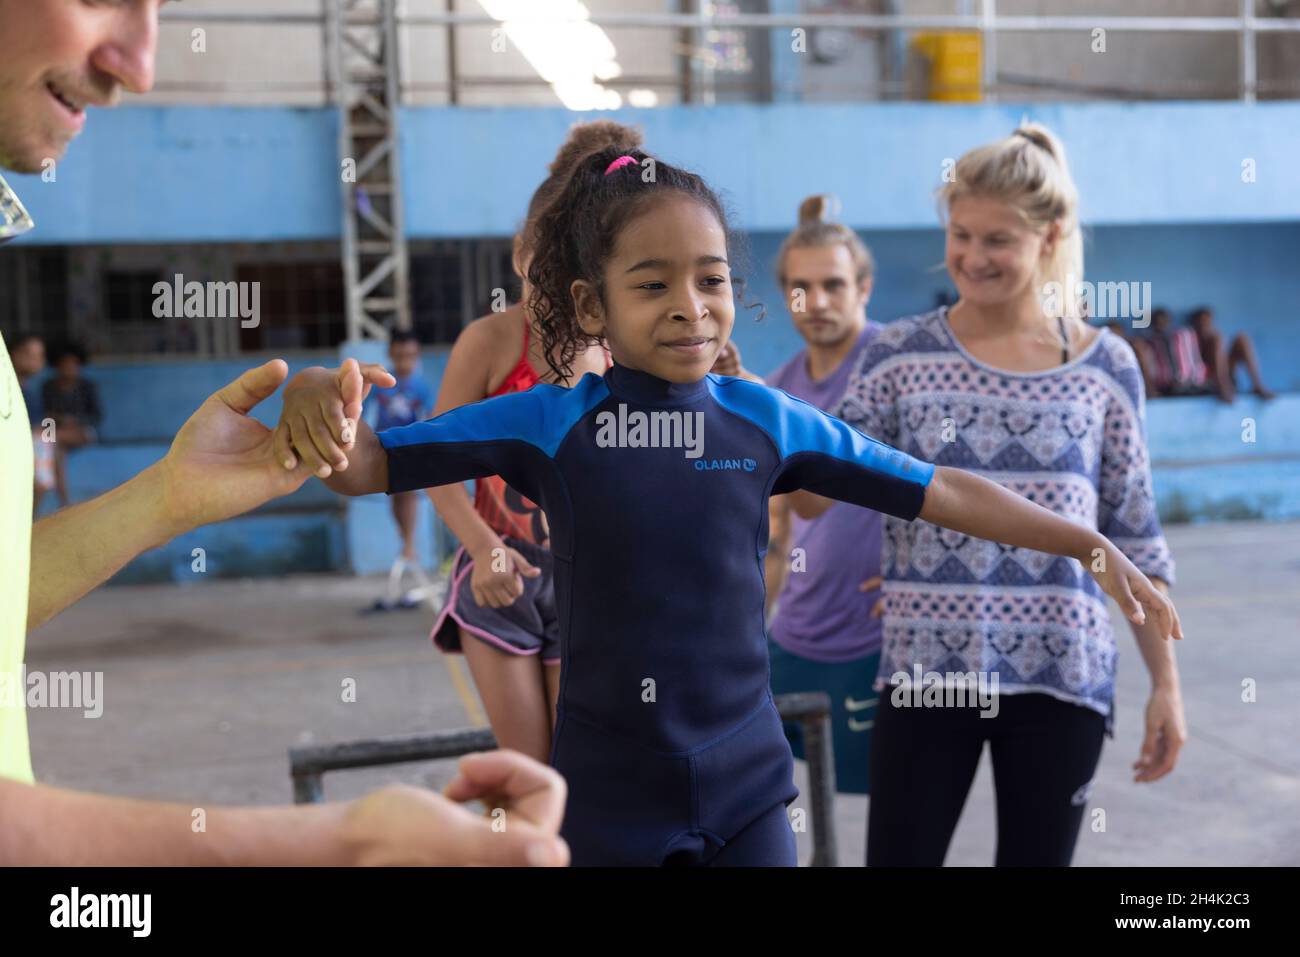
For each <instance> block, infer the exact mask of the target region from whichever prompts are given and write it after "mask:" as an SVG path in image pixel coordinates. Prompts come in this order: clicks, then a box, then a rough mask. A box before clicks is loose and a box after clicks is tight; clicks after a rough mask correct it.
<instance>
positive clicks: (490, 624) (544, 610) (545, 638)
mask: <svg viewBox="0 0 1300 957" xmlns="http://www.w3.org/2000/svg"><path fill="white" fill-rule="evenodd" d="M505 543H506V544H507V545H509V546H510V547H511V548H513V549H515V551H517V552H519V554H520V555H522V556H523V557H524V558H525V559H527V560H528V561H529V562H530V563H531V564H533V565H535V566H537V567H538V568H540V569H541V571H542V573H541V574H540V575H538V576H537V577H536V578H524V579H523V583H524V593H523V594H522V595H520V596H519V597H518V598H517V599H515V602H514V604H512V605H507V606H506V607H504V608H489V607H487V606H485V605H480V604H479V603H478V602H476V601H475V600H474V590H473V589H472V588H470V576H471V575H472V574H473V572H474V559H473V558H471V557H470V555H469V553H468V552H466V551H465V549H464V548H458V549H456V555H455V558H454V560H453V561H452V563H451V584H450V585H449V586H448V589H447V602H446V604H445V605H443V608H442V611H441V612H440V613H439V614H438V620H437V622H436V623H435V624H434V626H433V643H434V644H435V645H437V646H438V647H439V648H441V649H442V650H443V651H448V652H463V650H464V649H462V647H461V638H460V633H461V630H462V629H463V630H464V631H465V633H466V634H469V635H472V636H473V637H475V638H477V639H479V640H480V641H483V642H485V643H487V644H489V645H491V646H492V647H493V648H496V649H497V650H498V651H502V652H505V653H507V654H512V655H541V656H542V661H543V662H544V663H545V664H548V665H558V664H559V663H560V620H559V618H558V617H557V615H556V613H555V575H554V571H555V561H554V558H553V557H552V556H551V550H550V549H549V548H545V547H543V546H541V545H534V544H533V543H532V542H526V541H523V540H522V539H517V538H506V539H505Z"/></svg>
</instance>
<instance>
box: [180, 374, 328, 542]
mask: <svg viewBox="0 0 1300 957" xmlns="http://www.w3.org/2000/svg"><path fill="white" fill-rule="evenodd" d="M288 374H289V367H288V365H287V364H286V363H285V361H284V360H283V359H272V360H271V361H270V362H268V363H266V364H265V365H262V366H258V367H257V368H256V369H249V370H248V371H247V372H245V373H244V374H243V375H241V376H240V377H239V378H238V379H236V380H235V381H234V382H232V383H230V384H229V385H227V386H226V387H225V388H223V389H221V390H220V391H218V392H215V393H213V394H212V395H210V396H208V398H207V399H206V400H205V401H204V402H203V404H202V405H201V406H199V408H198V410H197V411H196V412H195V413H194V414H193V415H191V416H190V417H189V419H188V420H187V421H186V423H185V424H184V425H183V426H181V430H180V431H179V432H177V433H176V438H175V439H173V440H172V446H171V448H170V449H169V450H168V451H167V455H166V456H164V458H163V459H162V461H161V462H159V463H158V465H157V466H156V468H157V469H158V472H159V477H160V479H161V486H162V488H161V500H160V502H159V506H160V508H161V509H162V512H163V518H164V520H165V522H166V527H167V529H168V531H169V537H174V536H175V535H179V534H181V533H182V532H187V531H189V530H190V529H193V528H197V527H198V526H200V525H207V524H210V523H212V522H220V521H222V520H223V519H227V518H234V517H235V516H236V515H242V514H243V513H244V512H247V511H249V510H250V509H254V508H257V506H259V505H262V504H264V503H266V502H269V501H270V500H271V499H273V498H279V497H280V496H282V495H288V494H289V493H290V492H293V491H296V490H297V489H298V488H299V487H300V486H301V485H302V483H303V482H305V481H307V479H308V478H310V476H311V471H310V470H309V469H307V468H306V467H305V466H303V464H302V463H301V462H298V463H295V468H293V469H286V468H285V467H284V465H283V463H281V462H279V461H277V460H276V456H275V449H274V447H273V443H272V432H271V430H270V429H268V428H267V427H266V426H264V425H263V424H262V423H261V422H258V421H257V420H256V419H254V418H251V417H250V416H249V415H248V413H249V412H250V411H251V410H252V409H253V407H254V406H256V405H257V404H258V403H259V402H261V401H262V400H263V399H266V398H268V397H269V396H271V395H272V394H274V393H275V390H276V389H278V388H279V387H280V384H281V383H282V382H284V379H285V376H287V375H288Z"/></svg>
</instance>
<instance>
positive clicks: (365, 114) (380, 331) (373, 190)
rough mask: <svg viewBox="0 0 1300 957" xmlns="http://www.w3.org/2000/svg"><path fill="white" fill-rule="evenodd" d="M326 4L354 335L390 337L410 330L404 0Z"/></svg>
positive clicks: (349, 324)
mask: <svg viewBox="0 0 1300 957" xmlns="http://www.w3.org/2000/svg"><path fill="white" fill-rule="evenodd" d="M324 2H325V8H326V19H327V27H328V43H329V49H328V54H329V63H330V81H331V86H332V89H333V95H334V103H335V104H336V105H337V106H338V111H339V178H340V184H341V188H342V200H343V289H344V295H345V296H346V298H347V330H348V338H349V339H362V338H373V339H385V340H386V339H387V338H388V334H389V332H391V331H392V330H394V329H410V328H411V298H410V285H409V279H408V269H407V255H406V230H405V226H404V223H403V214H402V173H401V163H400V159H399V157H398V107H399V104H400V90H401V85H400V82H399V76H398V62H399V59H400V57H399V51H398V45H397V19H398V10H397V7H398V5H399V3H400V2H401V0H324Z"/></svg>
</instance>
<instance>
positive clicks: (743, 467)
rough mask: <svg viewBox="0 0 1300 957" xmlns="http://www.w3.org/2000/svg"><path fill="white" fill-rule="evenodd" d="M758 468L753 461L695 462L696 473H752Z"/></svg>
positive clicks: (703, 460) (707, 460)
mask: <svg viewBox="0 0 1300 957" xmlns="http://www.w3.org/2000/svg"><path fill="white" fill-rule="evenodd" d="M756 468H758V463H757V462H755V461H754V460H753V459H699V460H697V461H696V462H695V471H697V472H715V471H733V470H734V471H736V472H741V471H744V472H752V471H754V469H756Z"/></svg>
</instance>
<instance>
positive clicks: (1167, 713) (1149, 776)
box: [1133, 686, 1187, 783]
mask: <svg viewBox="0 0 1300 957" xmlns="http://www.w3.org/2000/svg"><path fill="white" fill-rule="evenodd" d="M1186 743H1187V722H1186V720H1185V719H1184V718H1183V698H1182V695H1181V694H1180V693H1179V691H1178V689H1177V688H1176V687H1173V688H1170V687H1164V686H1157V687H1155V688H1153V689H1152V690H1151V697H1150V699H1148V701H1147V713H1146V734H1145V735H1143V737H1142V753H1141V754H1140V755H1139V756H1138V759H1137V760H1136V761H1135V762H1133V770H1134V771H1136V772H1137V773H1136V774H1135V775H1134V777H1133V780H1134V781H1136V782H1139V783H1141V782H1145V781H1159V780H1160V779H1161V778H1162V777H1164V776H1165V775H1166V774H1168V773H1169V772H1170V771H1172V770H1173V769H1174V765H1175V764H1177V763H1178V754H1179V752H1180V751H1182V749H1183V745H1184V744H1186Z"/></svg>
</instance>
